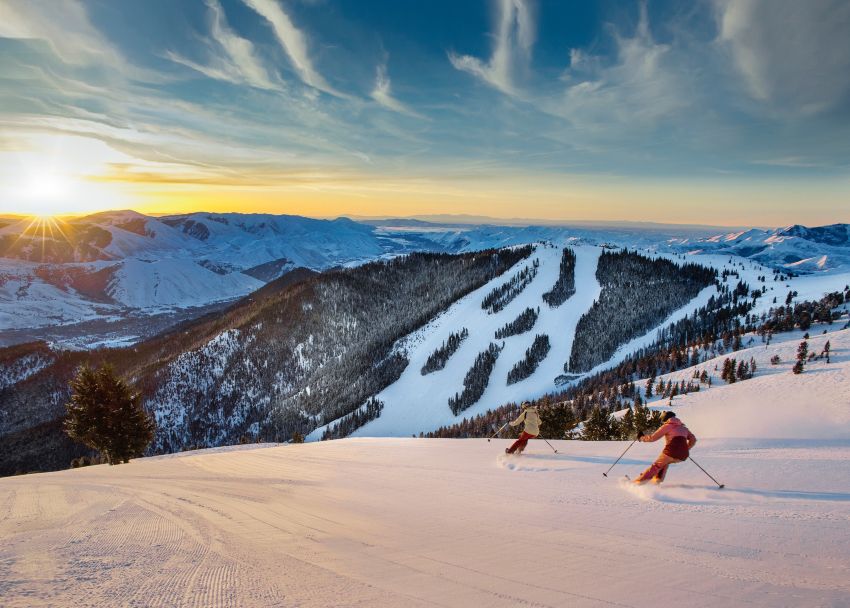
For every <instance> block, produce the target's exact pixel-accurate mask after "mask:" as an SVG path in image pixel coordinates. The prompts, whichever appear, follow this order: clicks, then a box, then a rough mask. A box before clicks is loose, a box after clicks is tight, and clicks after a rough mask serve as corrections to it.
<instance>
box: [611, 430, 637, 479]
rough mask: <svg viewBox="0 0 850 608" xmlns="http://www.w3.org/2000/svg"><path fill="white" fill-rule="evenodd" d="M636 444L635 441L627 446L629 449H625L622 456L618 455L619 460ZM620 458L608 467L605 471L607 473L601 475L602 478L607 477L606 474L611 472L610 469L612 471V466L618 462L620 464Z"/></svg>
mask: <svg viewBox="0 0 850 608" xmlns="http://www.w3.org/2000/svg"><path fill="white" fill-rule="evenodd" d="M636 442H637V439H635V440H634V441H632V442H631V443H630V444H629V447H627V448H626V449H625V450H623V453H622V454H620V458H622V457H623V456H625V455H626V452H628V451H629V450H630V449H631V448H632V446H633V445H634V444H635V443H636ZM620 458H618V459H617V460H615V461H614V464H612V465H611V466H610V467H608V470H607V471H605V472H604V473H602V477H608V473H610V472H611V469H613V468H614V465H615V464H617V463H618V462H620Z"/></svg>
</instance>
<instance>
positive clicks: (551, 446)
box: [540, 437, 558, 454]
mask: <svg viewBox="0 0 850 608" xmlns="http://www.w3.org/2000/svg"><path fill="white" fill-rule="evenodd" d="M540 439H543V441H546V439H545V438H544V437H541V438H540ZM546 445H548V446H549V447H550V448H552V451H553V452H555V453H556V454H557V453H558V450H556V449H555V448H554V446H553V445H552V444H551V443H549V442H548V441H546Z"/></svg>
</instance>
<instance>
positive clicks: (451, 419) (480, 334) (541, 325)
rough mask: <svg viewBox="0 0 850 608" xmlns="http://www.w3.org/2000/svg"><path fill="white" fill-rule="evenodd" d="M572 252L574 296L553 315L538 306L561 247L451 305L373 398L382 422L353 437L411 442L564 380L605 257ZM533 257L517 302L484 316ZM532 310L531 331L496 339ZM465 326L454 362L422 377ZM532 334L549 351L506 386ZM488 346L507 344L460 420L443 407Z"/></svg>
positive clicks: (413, 342) (588, 250)
mask: <svg viewBox="0 0 850 608" xmlns="http://www.w3.org/2000/svg"><path fill="white" fill-rule="evenodd" d="M572 249H573V250H574V251H575V253H576V270H575V283H576V293H575V294H574V295H573V296H572V297H570V298H569V299H568V300H567V301H566V302H564V303H563V304H562V305H560V306H558V307H556V308H550V307H549V306H548V305H547V304H546V303H545V302H544V301H543V294H544V293H546V292H547V291H549V290H550V289H552V286H553V285H554V284H555V282H556V281H557V279H558V276H559V274H560V264H561V252H562V251H563V248H561V247H551V246H548V247H547V246H540V245H538V246H537V247H536V248H535V251H534V252H533V253H532V254H531V256H529V258H528V259H527V260H523V261H522V262H520V263H518V264H517V265H516V266H514V267H513V268H512V269H511V270H509V271H508V272H506V273H504V274H503V275H501V276H499V277H497V278H495V279H493V280H492V281H490V282H489V283H487V284H486V285H484V286H483V287H481V288H479V289H477V290H476V291H474V292H472V293H471V294H469V295H467V296H466V297H464V298H462V299H461V300H459V301H457V302H455V303H454V304H453V305H452V306H451V307H450V308H449V309H448V310H447V311H446V312H445V313H444V314H442V315H440V316H439V317H437V318H436V319H434V320H432V321H431V322H430V323H428V324H427V325H426V326H425V327H423V328H422V329H420V330H418V331H417V332H415V333H414V334H411V335H410V336H408V337H407V338H405V339H404V342H403V343H404V346H405V347H406V348H407V351H408V357H409V359H410V364H409V365H408V366H407V369H405V371H404V373H403V374H402V375H401V377H400V378H399V379H398V380H397V381H396V382H395V383H394V384H392V385H390V386H389V387H387V388H386V389H384V390H383V391H381V392H380V393H378V395H377V398H378V399H380V400H381V401H383V402H384V404H385V407H384V410H383V411H382V412H381V415H380V417H379V418H377V419H376V420H373V421H371V422H369V423H368V424H366V425H365V426H363V427H361V428H360V429H358V430H357V431H355V432H354V433H353V435H352V436H355V437H390V436H409V435H411V434H415V433H419V432H420V431H429V430H433V429H436V428H438V427H440V426H443V425H447V424H453V423H455V422H457V421H459V420H462V419H463V418H465V417H467V418H468V417H471V416H475V415H476V414H480V413H483V412H485V411H487V410H488V409H491V408H494V407H498V406H500V405H503V404H504V403H507V402H509V401H520V400H522V399H527V398H532V397H535V396H540V395H543V394H545V393H547V392H549V391H551V390H553V389H554V388H555V383H554V379H555V378H556V377H557V376H558V375H560V374H562V373H563V364H564V361H566V360H567V359H569V355H570V351H571V350H572V343H573V337H574V335H575V328H576V324H577V323H578V320H579V318H580V317H581V316H582V315H583V314H584V313H585V312H587V310H588V309H589V308H590V306H591V305H592V304H593V301H594V300H595V299H596V298H598V297H599V293H600V291H601V287H600V285H599V282H598V281H597V280H596V266H597V263H598V260H599V256H600V254H601V252H602V250H601V249H599V248H597V247H584V246H577V247H573V248H572ZM535 258H537V259H539V260H540V267H539V269H538V272H537V276H536V277H535V279H534V280H533V281H532V282H531V284H530V285H528V286H527V287H526V288H525V289H524V290H523V291H522V293H521V294H519V296H517V297H516V298H515V299H514V300H513V301H511V303H510V304H508V305H507V306H506V307H505V308H504V309H502V310H501V311H500V312H498V313H496V314H487V313H486V312H485V311H483V310H482V309H481V301H482V299H483V297H484V296H485V295H486V294H487V293H488V292H490V291H491V290H492V289H493V288H494V287H496V286H498V285H501V284H503V283H504V282H505V281H507V280H509V279H510V278H511V277H512V276H514V275H515V274H516V273H518V272H520V271H521V270H522V269H523V268H525V266H526V265H528V264H531V263H532V262H533V260H534V259H535ZM537 307H540V315H539V317H538V319H537V322H536V323H535V324H534V327H533V328H532V329H531V331H528V332H525V333H523V334H520V335H516V336H510V337H508V338H505V339H504V340H496V339H495V338H494V335H495V332H496V330H497V329H499V328H501V327H502V326H504V325H505V323H507V322H510V321H513V320H514V319H515V318H516V317H517V315H519V313H521V312H522V311H523V310H525V309H526V308H535V309H536V308H537ZM462 327H466V328H467V329H468V330H469V337H468V338H467V339H466V340H464V342H463V344H461V346H460V348H459V349H458V350H457V352H455V353H454V355H452V357H451V358H450V359H449V361H448V363H447V364H446V367H445V368H444V369H442V370H440V371H437V372H433V373H431V374H428V375H427V376H422V375H421V373H420V370H421V369H422V365H423V364H424V363H425V361H426V360H427V358H428V356H429V355H430V354H431V353H432V352H433V351H434V349H436V348H437V347H439V346H440V344H441V343H442V342H443V341H444V340H445V339H446V338H448V336H449V334H450V333H452V332H456V331H459V330H460V329H461V328H462ZM536 334H547V335H548V336H549V341H550V344H551V349H550V351H549V353H548V355H547V356H546V358H545V359H543V361H541V363H540V365H539V366H538V367H537V370H536V371H535V372H534V374H532V375H531V376H530V377H528V378H526V379H525V380H522V381H520V382H517V383H515V384H512V385H510V386H508V385H507V376H508V372H509V371H510V369H511V368H512V367H513V366H514V364H515V363H516V362H517V361H519V360H520V359H522V358H523V357H524V355H525V351H526V349H527V348H528V347H529V346H531V343H532V342H533V341H534V336H535V335H536ZM491 342H496V343H497V344H501V343H502V342H504V343H505V348H504V350H503V351H502V352H501V354H500V355H499V359H498V360H497V361H496V366H495V367H494V368H493V372H492V373H491V375H490V382H489V384H488V385H487V389H486V390H485V391H484V394H483V395H482V396H481V398H480V399H479V400H478V401H477V402H476V403H475V404H473V405H472V406H471V407H469V408H468V409H466V410H464V411H462V412H460V413H459V415H458V416H454V415H452V413H451V410H450V409H449V407H448V399H449V397H451V396H453V395H454V394H455V393H456V392H460V391H461V390H462V389H463V378H464V376H465V375H466V372H467V371H468V370H469V368H470V367H471V365H472V363H473V361H474V360H475V357H476V355H477V354H478V353H480V352H481V351H483V350H484V349H485V348H486V347H487V346H488V345H489V344H490V343H491ZM322 430H323V427H322V428H319V429H317V430H315V431H313V432H312V433H311V434H310V435H309V436H308V439H309V440H313V439H319V438H320V437H321V433H322Z"/></svg>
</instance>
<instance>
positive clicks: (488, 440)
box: [487, 422, 508, 443]
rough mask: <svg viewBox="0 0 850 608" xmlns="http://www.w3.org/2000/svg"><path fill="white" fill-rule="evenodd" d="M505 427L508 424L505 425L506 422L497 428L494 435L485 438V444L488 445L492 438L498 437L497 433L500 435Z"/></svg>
mask: <svg viewBox="0 0 850 608" xmlns="http://www.w3.org/2000/svg"><path fill="white" fill-rule="evenodd" d="M506 426H508V423H507V422H506V423H505V424H503V425H502V426H501V427H500V428H499V430H498V431H496V432H495V433H493V434H492V435H490V436H489V437H488V438H487V443H490V440H491V439H492V438H493V437H495V436H496V435H498V434H499V433H501V432H502V429H503V428H505V427H506Z"/></svg>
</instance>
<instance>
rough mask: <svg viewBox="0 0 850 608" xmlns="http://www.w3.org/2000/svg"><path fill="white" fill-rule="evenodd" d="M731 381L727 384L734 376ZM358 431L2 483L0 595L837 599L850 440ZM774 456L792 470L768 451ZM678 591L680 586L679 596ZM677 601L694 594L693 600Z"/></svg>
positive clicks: (90, 601) (621, 602)
mask: <svg viewBox="0 0 850 608" xmlns="http://www.w3.org/2000/svg"><path fill="white" fill-rule="evenodd" d="M739 386H743V384H742V385H735V386H733V387H730V389H732V390H735V389H738V388H739ZM507 444H508V442H507V441H499V440H494V441H493V442H492V443H488V442H486V441H485V440H421V439H346V440H340V441H334V442H321V443H313V444H303V445H289V446H281V447H257V446H246V448H248V449H230V450H227V451H199V452H191V453H184V454H179V455H173V456H166V457H158V458H150V459H141V460H136V461H133V462H131V463H130V464H129V465H120V466H116V467H108V466H106V465H101V466H95V467H87V468H84V469H77V470H70V471H63V472H58V473H48V474H40V475H30V476H23V477H13V478H4V479H0V535H2V538H3V539H4V541H3V543H2V544H0V593H2V596H3V605H4V607H8V608H19V607H23V606H26V607H31V606H48V605H51V606H59V605H62V606H65V605H68V606H70V605H86V606H119V605H120V606H172V607H182V606H205V607H218V606H240V607H246V608H250V607H253V606H301V607H312V606H316V607H319V606H321V607H324V606H369V607H382V606H391V607H396V606H402V605H403V606H412V607H419V606H444V607H448V606H458V607H464V608H466V607H469V606H490V607H514V606H538V607H561V606H576V607H601V606H625V607H635V608H638V607H650V606H653V607H655V606H673V605H688V606H694V607H709V606H718V607H721V606H722V607H727V606H756V607H758V606H766V607H767V606H769V607H774V606H842V605H846V600H847V598H848V597H850V582H848V581H850V576H848V575H850V526H848V520H850V484H848V480H850V458H848V455H850V441H844V442H818V441H812V440H794V441H767V440H704V441H701V442H700V443H699V444H698V445H697V447H696V448H695V450H694V456H695V458H697V459H698V460H699V462H700V464H702V465H703V466H704V467H706V469H707V470H709V471H710V472H711V473H712V474H713V475H715V476H716V477H717V478H718V479H720V480H722V481H723V482H724V483H726V484H727V488H726V489H725V490H716V489H714V486H713V484H712V483H711V481H710V480H708V478H706V477H705V475H704V474H703V473H702V472H701V471H699V469H697V468H696V467H695V466H693V465H692V464H691V463H683V464H679V465H674V466H673V467H672V469H671V471H670V473H669V474H668V482H667V484H665V485H664V486H661V487H654V486H644V487H641V488H632V487H631V486H626V485H624V484H621V483H620V482H619V481H618V479H617V477H618V476H620V475H622V474H623V473H629V474H631V475H633V476H634V475H635V474H637V473H638V472H639V471H640V470H641V469H643V468H644V467H645V466H646V465H647V464H648V463H649V462H650V461H651V460H652V459H653V458H654V456H655V455H656V453H657V451H658V446H657V445H644V444H637V445H635V447H634V448H632V450H631V451H630V452H629V453H628V454H626V456H625V457H624V458H623V459H622V460H621V461H620V464H618V465H617V468H615V469H614V470H613V471H612V472H611V476H610V477H609V478H607V479H606V478H603V477H602V475H601V473H602V472H603V471H605V470H606V469H607V468H608V466H609V465H610V464H611V463H612V462H613V460H614V459H615V458H616V457H617V455H619V454H620V453H621V452H622V451H623V449H624V448H625V447H626V445H628V444H627V443H624V442H594V443H590V442H588V443H583V442H568V441H557V442H553V445H555V447H556V448H557V449H558V450H559V452H560V453H559V454H554V453H552V451H551V450H550V449H549V447H548V446H546V445H545V444H544V443H543V442H542V441H532V442H531V443H530V445H529V447H528V449H527V451H526V453H525V454H524V455H523V456H519V457H510V458H509V457H506V456H505V455H504V454H503V453H502V451H503V449H504V447H505V446H506V445H507ZM780 463H781V466H777V465H778V464H780ZM682 598H685V600H683V599H682ZM683 601H684V602H685V603H684V604H683Z"/></svg>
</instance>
